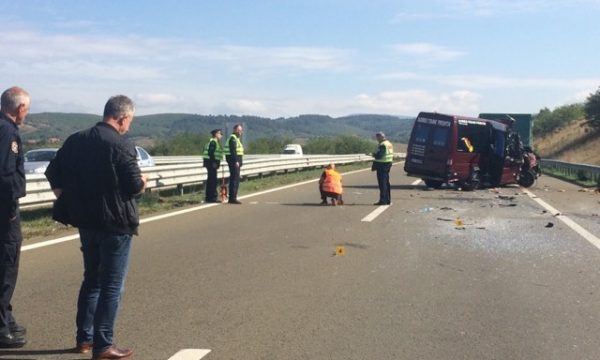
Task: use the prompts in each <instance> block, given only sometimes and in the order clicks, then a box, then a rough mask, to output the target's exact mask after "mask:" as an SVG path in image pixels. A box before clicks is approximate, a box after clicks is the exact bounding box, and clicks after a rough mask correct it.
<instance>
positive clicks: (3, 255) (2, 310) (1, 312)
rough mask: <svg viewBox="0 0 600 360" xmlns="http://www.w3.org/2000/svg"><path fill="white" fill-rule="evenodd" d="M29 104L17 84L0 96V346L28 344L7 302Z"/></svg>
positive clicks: (16, 249)
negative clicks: (21, 127) (23, 129)
mask: <svg viewBox="0 0 600 360" xmlns="http://www.w3.org/2000/svg"><path fill="white" fill-rule="evenodd" d="M29 104H30V99H29V94H28V93H27V92H26V91H25V90H23V89H21V88H19V87H12V88H10V89H8V90H6V91H4V92H3V93H2V96H1V98H0V348H18V347H22V346H23V345H25V344H26V343H27V340H25V333H26V331H27V330H26V329H25V328H24V327H23V326H21V325H19V324H17V322H16V321H15V318H14V317H13V314H12V305H11V303H10V302H11V299H12V296H13V292H14V291H15V286H16V283H17V274H18V272H19V257H20V253H21V243H22V241H23V236H22V234H21V219H20V216H19V204H18V199H19V198H21V197H23V196H25V170H24V168H23V161H24V157H23V148H22V146H21V137H20V136H19V129H18V126H19V125H21V124H22V123H23V121H24V120H25V117H26V116H27V113H28V112H29Z"/></svg>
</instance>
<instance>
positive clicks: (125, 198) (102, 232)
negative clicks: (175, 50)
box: [46, 95, 147, 360]
mask: <svg viewBox="0 0 600 360" xmlns="http://www.w3.org/2000/svg"><path fill="white" fill-rule="evenodd" d="M134 111H135V107H134V104H133V101H131V99H129V98H128V97H126V96H124V95H117V96H113V97H111V98H110V99H109V100H108V102H107V103H106V105H105V107H104V116H103V121H102V122H99V123H97V124H96V125H95V126H93V127H91V128H89V129H86V130H83V131H80V132H78V133H75V134H73V135H71V136H69V138H67V140H66V141H65V143H64V145H63V146H62V148H61V149H59V150H58V152H57V154H56V157H55V158H54V160H52V161H51V162H50V164H49V165H48V168H47V169H46V177H47V178H48V181H49V182H50V186H51V187H52V189H53V190H54V193H55V194H56V196H57V200H56V202H55V205H54V209H53V217H54V218H55V219H56V220H59V221H60V222H63V223H65V224H71V225H73V226H75V227H77V228H79V236H80V239H81V251H82V253H83V267H84V273H83V282H82V284H81V288H80V291H79V298H78V301H77V317H76V324H77V336H76V344H77V351H78V352H80V353H89V352H90V351H92V352H93V354H92V360H100V359H126V358H129V357H131V355H132V354H133V351H131V350H129V349H119V348H117V347H116V346H115V345H114V344H113V329H114V325H115V320H116V317H117V311H118V308H119V303H120V301H121V293H122V291H123V288H124V283H125V276H126V274H127V268H128V264H129V252H130V248H131V239H132V236H133V235H137V233H138V226H139V217H138V210H137V203H136V196H137V195H138V194H140V193H142V192H143V190H144V189H145V187H146V182H147V179H146V177H145V176H143V175H142V174H141V172H140V168H139V167H138V164H137V160H136V151H135V147H134V145H133V143H131V142H130V141H129V140H128V139H127V138H126V137H125V136H123V135H124V134H125V133H126V132H127V131H128V130H129V126H130V125H131V123H132V121H133V114H134Z"/></svg>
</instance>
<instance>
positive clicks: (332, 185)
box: [323, 169, 342, 194]
mask: <svg viewBox="0 0 600 360" xmlns="http://www.w3.org/2000/svg"><path fill="white" fill-rule="evenodd" d="M323 191H326V192H331V193H334V194H341V193H342V175H340V173H338V172H337V171H335V170H333V169H326V170H325V179H324V180H323Z"/></svg>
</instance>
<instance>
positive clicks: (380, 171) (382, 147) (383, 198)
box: [371, 132, 394, 205]
mask: <svg viewBox="0 0 600 360" xmlns="http://www.w3.org/2000/svg"><path fill="white" fill-rule="evenodd" d="M375 138H376V139H377V142H378V143H379V145H378V146H377V152H376V153H373V154H371V155H372V156H373V157H374V158H375V159H374V160H373V166H372V168H371V170H373V171H377V185H379V201H378V202H376V203H375V204H373V205H390V204H391V202H392V197H391V190H390V169H391V168H392V162H393V160H394V147H393V146H392V143H391V142H389V141H388V140H386V138H385V134H384V133H382V132H378V133H377V134H375Z"/></svg>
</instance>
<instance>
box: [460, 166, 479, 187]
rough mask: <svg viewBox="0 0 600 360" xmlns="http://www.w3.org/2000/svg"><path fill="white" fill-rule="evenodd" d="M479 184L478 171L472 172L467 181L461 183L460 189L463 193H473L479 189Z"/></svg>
mask: <svg viewBox="0 0 600 360" xmlns="http://www.w3.org/2000/svg"><path fill="white" fill-rule="evenodd" d="M479 183H480V180H479V171H474V172H473V173H472V174H471V177H470V178H469V180H467V181H465V182H464V183H462V186H461V187H462V189H463V190H464V191H473V190H476V189H477V188H479Z"/></svg>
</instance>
